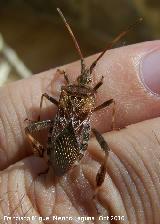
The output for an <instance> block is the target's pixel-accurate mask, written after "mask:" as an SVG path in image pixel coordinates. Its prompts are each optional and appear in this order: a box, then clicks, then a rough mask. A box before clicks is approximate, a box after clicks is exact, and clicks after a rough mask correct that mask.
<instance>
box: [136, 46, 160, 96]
mask: <svg viewBox="0 0 160 224" xmlns="http://www.w3.org/2000/svg"><path fill="white" fill-rule="evenodd" d="M140 68H141V71H140V72H141V79H142V82H143V84H144V86H145V87H146V88H147V89H148V90H149V91H150V92H152V93H154V94H157V95H160V50H156V51H153V52H151V53H149V54H148V55H146V56H144V58H143V59H142V61H141V66H140Z"/></svg>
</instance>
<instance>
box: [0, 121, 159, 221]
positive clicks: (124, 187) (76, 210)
mask: <svg viewBox="0 0 160 224" xmlns="http://www.w3.org/2000/svg"><path fill="white" fill-rule="evenodd" d="M159 123H160V118H156V119H152V120H148V121H144V122H141V123H138V124H134V125H131V126H128V127H127V128H125V129H122V130H120V131H114V132H110V133H107V134H104V138H105V140H106V141H107V142H108V144H109V146H110V148H111V149H112V151H111V152H110V153H109V157H108V168H107V174H106V177H105V181H104V183H103V185H102V187H101V189H100V190H99V191H98V195H97V200H96V202H93V201H92V197H93V195H94V190H95V179H96V173H97V171H98V169H99V166H100V163H101V162H103V159H104V153H103V152H102V150H101V149H100V147H99V145H98V143H97V141H96V140H95V139H92V140H91V142H90V144H89V153H88V154H87V155H85V157H83V159H82V161H81V163H80V165H79V166H78V167H75V168H73V169H72V170H71V171H70V172H69V173H68V174H65V175H64V176H63V177H62V178H60V179H54V178H53V176H52V178H51V176H49V175H50V173H47V174H45V175H40V176H37V174H38V172H42V171H43V170H42V167H44V164H43V160H41V159H39V158H35V157H29V158H27V159H25V160H23V161H22V162H19V163H17V164H15V165H13V166H11V167H10V168H8V169H6V170H5V171H4V172H3V173H2V172H1V174H0V178H1V180H2V181H1V182H0V197H1V204H0V206H1V210H0V211H1V214H2V216H3V215H5V214H6V213H7V212H8V214H12V216H14V215H15V214H17V216H19V217H20V216H24V214H25V216H29V217H32V215H35V216H37V215H40V216H43V217H47V216H50V217H52V216H55V217H56V216H58V217H62V216H66V217H68V216H70V217H73V218H74V217H80V216H84V217H87V216H89V217H94V218H95V219H96V218H97V210H96V207H98V208H99V212H100V213H101V214H100V215H102V216H103V217H107V216H109V217H110V218H111V216H113V217H117V216H119V217H121V218H123V219H122V220H121V222H119V223H131V224H135V223H141V224H145V223H159V221H160V215H159V209H160V188H159V179H160V164H159V158H160V144H159V142H158V141H157V139H158V138H159V137H160V135H159V133H160V128H159ZM151 127H152V129H151ZM155 136H156V137H155ZM51 172H52V171H51ZM53 172H54V171H53ZM51 175H53V174H51ZM6 189H7V190H6ZM13 190H14V191H15V192H16V193H15V192H13ZM6 191H8V192H7V194H6ZM4 195H6V197H4ZM2 199H3V201H2ZM7 200H9V201H7ZM7 206H9V207H7ZM110 222H111V220H110ZM66 223H75V219H74V220H72V221H69V222H66ZM78 223H80V222H78ZM98 223H101V222H98Z"/></svg>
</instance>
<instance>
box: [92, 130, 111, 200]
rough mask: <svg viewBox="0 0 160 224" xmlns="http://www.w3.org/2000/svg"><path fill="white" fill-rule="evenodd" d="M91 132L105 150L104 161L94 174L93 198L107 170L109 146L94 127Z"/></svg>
mask: <svg viewBox="0 0 160 224" xmlns="http://www.w3.org/2000/svg"><path fill="white" fill-rule="evenodd" d="M92 132H93V134H94V135H95V137H96V139H97V141H98V143H99V145H100V146H101V148H102V150H103V151H104V152H105V158H104V161H103V162H102V164H101V166H100V168H99V170H98V172H97V175H96V190H95V194H94V196H93V198H95V197H96V195H97V191H98V189H99V187H101V185H102V184H103V182H104V179H105V174H106V172H107V159H108V154H109V151H110V148H109V146H108V144H107V142H106V141H105V139H104V138H103V136H102V135H101V134H100V133H99V132H98V131H97V130H96V129H94V128H93V129H92Z"/></svg>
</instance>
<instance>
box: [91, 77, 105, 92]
mask: <svg viewBox="0 0 160 224" xmlns="http://www.w3.org/2000/svg"><path fill="white" fill-rule="evenodd" d="M103 78H104V76H102V77H101V80H100V81H99V82H98V83H97V84H96V85H95V87H93V91H94V92H96V91H97V89H99V87H100V86H101V85H102V84H103Z"/></svg>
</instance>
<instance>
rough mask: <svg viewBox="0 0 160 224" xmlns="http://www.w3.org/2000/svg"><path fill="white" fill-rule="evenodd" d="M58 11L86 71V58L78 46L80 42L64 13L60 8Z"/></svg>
mask: <svg viewBox="0 0 160 224" xmlns="http://www.w3.org/2000/svg"><path fill="white" fill-rule="evenodd" d="M57 11H58V13H59V15H60V16H61V18H62V20H63V22H64V24H65V26H66V28H67V30H68V32H69V34H70V36H71V37H72V40H73V43H74V45H75V47H76V49H77V52H78V54H79V56H80V59H81V66H82V70H84V69H85V63H84V57H83V54H82V51H81V49H80V47H79V44H78V42H77V40H76V38H75V35H74V34H73V31H72V29H71V27H70V25H69V24H68V22H67V20H66V18H65V17H64V15H63V13H62V11H61V10H60V9H59V8H57Z"/></svg>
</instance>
